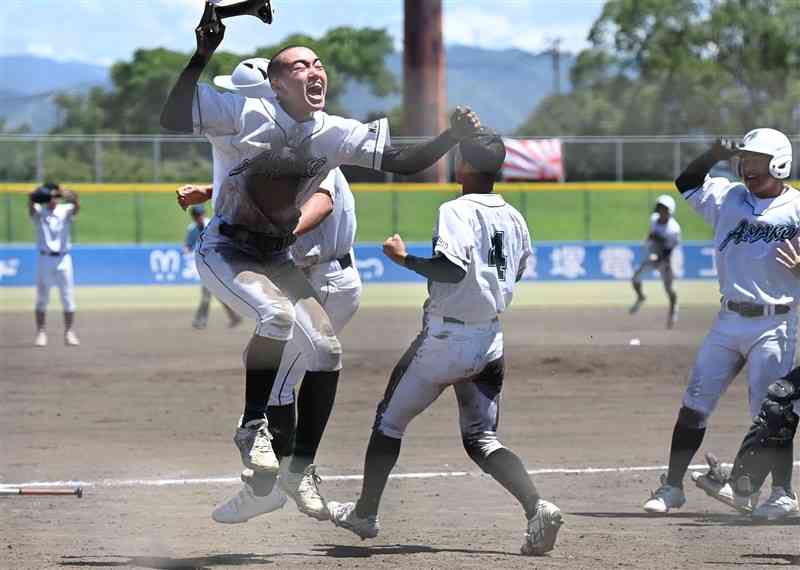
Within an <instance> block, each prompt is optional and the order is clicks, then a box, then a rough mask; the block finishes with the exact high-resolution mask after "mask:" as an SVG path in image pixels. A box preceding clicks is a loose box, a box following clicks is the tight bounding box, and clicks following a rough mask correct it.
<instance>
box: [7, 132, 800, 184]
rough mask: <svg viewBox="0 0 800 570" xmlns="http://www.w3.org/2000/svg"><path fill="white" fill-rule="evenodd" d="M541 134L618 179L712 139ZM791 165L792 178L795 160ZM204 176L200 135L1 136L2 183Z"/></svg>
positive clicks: (655, 176)
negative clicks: (556, 139)
mask: <svg viewBox="0 0 800 570" xmlns="http://www.w3.org/2000/svg"><path fill="white" fill-rule="evenodd" d="M546 138H559V140H561V142H562V145H563V146H562V149H563V150H562V152H563V157H564V164H565V181H567V182H569V181H585V180H594V181H617V182H622V181H641V180H669V179H672V178H674V177H675V176H677V175H678V173H679V172H680V171H681V169H682V168H683V167H684V166H685V165H686V164H688V162H689V161H690V160H691V159H692V158H693V157H694V156H696V155H697V154H699V153H700V152H702V150H703V149H704V148H705V147H706V146H707V145H708V144H709V143H710V142H711V141H713V140H714V138H715V137H708V136H651V137H646V136H631V137H546ZM418 140H420V139H416V138H409V137H396V138H394V139H392V142H393V143H394V144H400V145H402V144H407V143H410V142H415V141H418ZM793 142H794V143H797V142H800V137H794V140H793ZM794 168H795V171H794V172H793V175H796V173H797V162H795V167H794ZM210 173H211V149H210V146H209V145H208V142H207V141H206V139H204V138H203V137H195V136H157V135H112V134H107V135H18V134H13V135H12V134H4V135H2V134H0V181H5V182H36V181H40V180H44V179H54V180H68V181H70V182H181V181H185V180H206V179H208V178H209V177H210ZM370 179H371V180H376V178H375V177H374V176H372V177H370ZM387 180H388V179H387Z"/></svg>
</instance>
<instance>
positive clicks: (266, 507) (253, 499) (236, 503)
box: [211, 481, 287, 524]
mask: <svg viewBox="0 0 800 570" xmlns="http://www.w3.org/2000/svg"><path fill="white" fill-rule="evenodd" d="M286 501H287V499H286V495H285V494H284V493H283V491H282V490H281V488H280V486H279V485H273V486H272V490H271V491H270V492H269V494H267V495H264V496H263V497H260V496H258V495H256V494H255V491H254V489H253V487H252V485H250V484H249V483H248V482H247V481H245V483H244V484H243V485H242V490H241V491H239V492H238V493H237V494H236V495H234V496H233V497H231V498H230V499H229V500H228V501H226V502H225V503H223V504H221V505H220V506H218V507H217V508H216V509H214V512H213V513H211V518H212V519H214V520H215V521H216V522H218V523H222V524H239V523H243V522H247V521H249V520H250V519H252V518H253V517H257V516H259V515H265V514H267V513H271V512H273V511H277V510H278V509H280V508H282V507H283V505H285V504H286Z"/></svg>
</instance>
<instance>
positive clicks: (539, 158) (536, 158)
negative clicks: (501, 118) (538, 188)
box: [503, 139, 564, 182]
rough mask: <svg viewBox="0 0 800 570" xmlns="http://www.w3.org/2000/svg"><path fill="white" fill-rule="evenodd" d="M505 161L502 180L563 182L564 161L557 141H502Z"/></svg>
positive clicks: (559, 143)
mask: <svg viewBox="0 0 800 570" xmlns="http://www.w3.org/2000/svg"><path fill="white" fill-rule="evenodd" d="M503 142H504V143H505V145H506V161H505V162H504V163H503V180H556V181H559V182H560V181H562V180H564V161H563V156H562V153H561V141H560V140H559V139H545V140H520V139H503Z"/></svg>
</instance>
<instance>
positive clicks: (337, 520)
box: [327, 501, 381, 540]
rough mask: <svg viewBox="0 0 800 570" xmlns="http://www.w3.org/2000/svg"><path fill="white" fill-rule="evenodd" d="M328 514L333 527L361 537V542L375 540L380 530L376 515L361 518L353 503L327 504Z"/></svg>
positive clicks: (331, 502) (332, 502)
mask: <svg viewBox="0 0 800 570" xmlns="http://www.w3.org/2000/svg"><path fill="white" fill-rule="evenodd" d="M327 508H328V512H329V513H330V516H331V522H333V524H334V525H336V526H338V527H341V528H345V529H347V530H349V531H350V532H352V533H354V534H356V535H357V536H359V537H361V540H365V539H367V538H375V537H376V536H378V532H380V530H381V523H380V521H378V515H375V516H369V517H366V518H361V517H359V516H358V514H356V504H355V503H337V502H335V501H330V502H329V503H328V506H327Z"/></svg>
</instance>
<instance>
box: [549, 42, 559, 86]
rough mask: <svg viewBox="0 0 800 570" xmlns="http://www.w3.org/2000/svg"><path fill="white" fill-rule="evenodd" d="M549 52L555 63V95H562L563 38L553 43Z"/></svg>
mask: <svg viewBox="0 0 800 570" xmlns="http://www.w3.org/2000/svg"><path fill="white" fill-rule="evenodd" d="M549 51H550V58H551V60H552V62H553V94H554V95H561V38H555V39H553V40H552V41H551V43H550V50H549Z"/></svg>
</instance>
